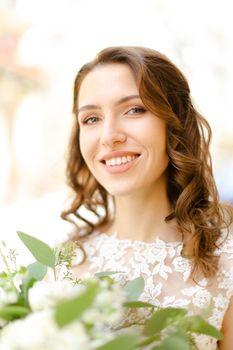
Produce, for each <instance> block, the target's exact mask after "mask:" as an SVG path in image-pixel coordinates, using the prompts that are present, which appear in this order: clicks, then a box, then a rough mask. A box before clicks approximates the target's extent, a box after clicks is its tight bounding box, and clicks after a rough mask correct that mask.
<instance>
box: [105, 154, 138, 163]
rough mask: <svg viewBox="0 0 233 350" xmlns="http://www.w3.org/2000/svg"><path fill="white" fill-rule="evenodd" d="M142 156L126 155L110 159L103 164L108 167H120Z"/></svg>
mask: <svg viewBox="0 0 233 350" xmlns="http://www.w3.org/2000/svg"><path fill="white" fill-rule="evenodd" d="M139 156H140V154H134V155H126V156H123V157H113V158H110V159H106V160H103V161H102V163H103V164H105V165H107V166H119V165H122V164H127V163H130V162H132V161H133V160H135V159H136V158H138V157H139Z"/></svg>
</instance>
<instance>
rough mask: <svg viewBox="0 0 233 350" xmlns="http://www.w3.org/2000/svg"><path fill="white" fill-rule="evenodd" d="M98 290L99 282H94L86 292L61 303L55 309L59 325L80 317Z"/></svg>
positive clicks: (61, 325)
mask: <svg viewBox="0 0 233 350" xmlns="http://www.w3.org/2000/svg"><path fill="white" fill-rule="evenodd" d="M98 291H99V286H98V284H92V285H89V286H88V288H87V290H86V291H85V292H84V293H82V294H80V295H78V296H77V297H75V298H72V299H69V300H65V301H63V302H61V303H59V304H58V305H57V307H56V309H55V320H56V322H57V324H58V326H60V327H63V326H65V325H67V324H68V323H70V322H72V321H74V320H75V319H76V318H78V317H80V316H81V315H82V313H83V312H84V311H85V310H86V309H88V308H89V307H90V306H91V305H92V303H93V301H94V299H95V297H96V295H97V293H98Z"/></svg>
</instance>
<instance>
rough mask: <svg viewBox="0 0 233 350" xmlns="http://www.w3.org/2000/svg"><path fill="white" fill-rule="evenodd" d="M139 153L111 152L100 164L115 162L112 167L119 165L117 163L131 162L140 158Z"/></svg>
mask: <svg viewBox="0 0 233 350" xmlns="http://www.w3.org/2000/svg"><path fill="white" fill-rule="evenodd" d="M139 156H140V154H139V153H135V152H130V151H121V152H120V151H118V152H111V153H108V154H106V155H104V156H103V157H102V158H101V159H100V162H101V163H104V164H106V163H107V162H109V161H110V162H113V164H112V165H117V163H118V164H119V162H120V164H122V163H127V161H131V160H133V159H135V158H137V157H139Z"/></svg>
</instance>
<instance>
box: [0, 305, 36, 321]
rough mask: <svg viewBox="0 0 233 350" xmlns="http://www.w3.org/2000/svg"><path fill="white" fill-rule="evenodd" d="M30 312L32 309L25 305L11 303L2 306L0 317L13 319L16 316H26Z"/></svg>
mask: <svg viewBox="0 0 233 350" xmlns="http://www.w3.org/2000/svg"><path fill="white" fill-rule="evenodd" d="M29 313H30V310H29V309H28V308H27V307H24V306H18V305H9V306H5V307H2V308H0V317H1V318H3V319H5V320H12V319H15V318H20V317H25V316H26V315H28V314H29Z"/></svg>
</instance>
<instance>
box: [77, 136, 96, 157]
mask: <svg viewBox="0 0 233 350" xmlns="http://www.w3.org/2000/svg"><path fill="white" fill-rule="evenodd" d="M79 147H80V152H81V154H82V156H83V158H84V160H85V162H86V163H87V164H90V161H91V160H92V159H93V158H94V156H95V152H96V149H97V146H96V143H95V140H94V137H93V135H87V133H83V132H81V131H80V137H79Z"/></svg>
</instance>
